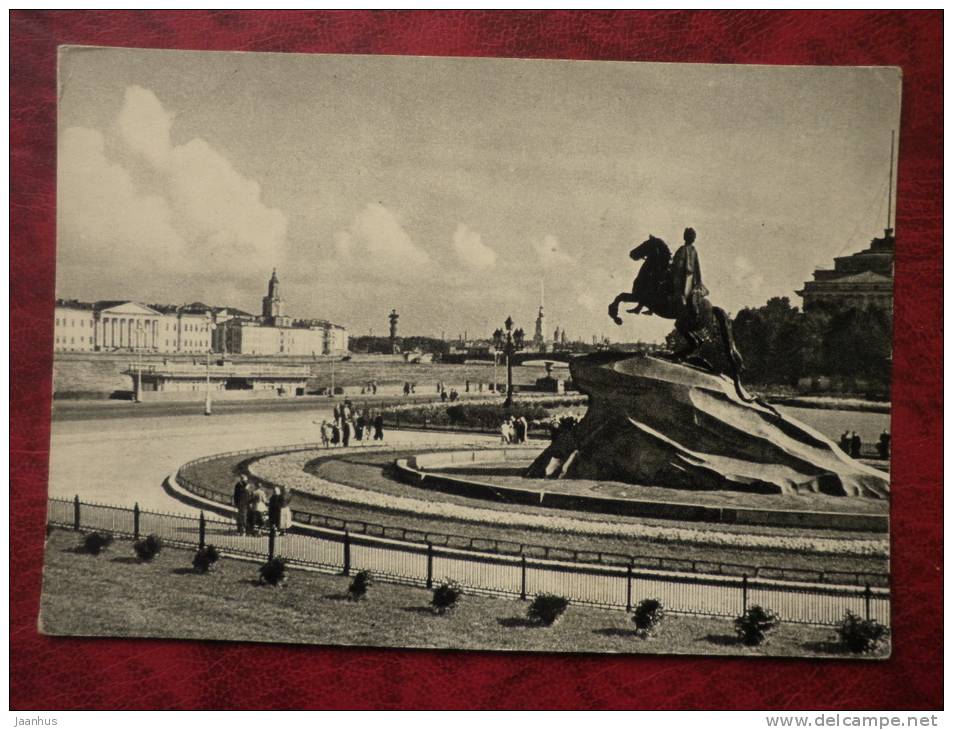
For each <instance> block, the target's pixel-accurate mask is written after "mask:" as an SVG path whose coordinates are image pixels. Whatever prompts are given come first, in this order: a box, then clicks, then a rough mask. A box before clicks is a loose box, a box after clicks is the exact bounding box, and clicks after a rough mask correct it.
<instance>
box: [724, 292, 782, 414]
mask: <svg viewBox="0 0 953 730" xmlns="http://www.w3.org/2000/svg"><path fill="white" fill-rule="evenodd" d="M711 311H712V314H714V315H715V319H716V320H717V321H718V331H719V332H720V333H721V342H722V344H723V345H724V347H725V354H726V355H727V356H728V363H729V370H730V373H731V380H732V382H734V384H735V393H737V394H738V397H739V398H741V400H743V401H744V402H745V403H757V404H758V405H759V406H764V407H765V408H767V409H769V410H770V411H771V412H772V413H774V414H775V415H776V416H778V417H780V415H781V414H780V413H778V412H777V410H776V409H775V408H774V406H772V405H770V404H768V403H766V402H765V401H763V400H762V399H761V398H758V397H757V396H752V395H748V392H747V391H746V390H745V389H744V386H743V385H742V384H741V372H742V371H743V370H744V367H745V365H744V359H743V358H742V357H741V353H740V352H738V348H737V347H736V346H735V336H734V335H733V334H732V332H731V318H730V317H729V316H728V313H727V312H726V311H725V310H724V309H722V308H721V307H712V308H711Z"/></svg>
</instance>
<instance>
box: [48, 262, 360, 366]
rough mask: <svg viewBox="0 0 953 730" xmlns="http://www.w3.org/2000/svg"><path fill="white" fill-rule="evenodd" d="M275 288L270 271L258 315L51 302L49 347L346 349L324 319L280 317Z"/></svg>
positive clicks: (199, 306)
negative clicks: (52, 321)
mask: <svg viewBox="0 0 953 730" xmlns="http://www.w3.org/2000/svg"><path fill="white" fill-rule="evenodd" d="M278 286H279V283H278V274H277V272H275V271H273V272H272V274H271V279H270V280H269V282H268V294H267V296H265V297H264V299H263V300H262V313H261V315H254V314H249V313H248V312H243V311H242V310H240V309H235V308H233V307H213V306H210V305H207V304H203V303H202V302H195V303H193V304H185V305H170V304H142V303H140V302H135V301H130V300H115V301H98V302H92V303H90V302H80V301H76V300H64V299H57V300H56V307H55V313H54V320H55V326H54V334H53V349H54V351H57V352H143V353H160V354H175V353H183V354H204V353H206V352H216V353H232V354H239V355H292V356H299V357H300V356H314V355H337V354H344V353H346V352H347V350H348V335H347V329H346V328H344V327H342V326H341V325H336V324H333V323H331V322H328V321H326V320H318V319H294V318H292V317H290V316H288V315H286V314H285V313H284V301H283V300H282V299H281V296H280V294H279V291H278Z"/></svg>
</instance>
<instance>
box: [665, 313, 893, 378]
mask: <svg viewBox="0 0 953 730" xmlns="http://www.w3.org/2000/svg"><path fill="white" fill-rule="evenodd" d="M892 326H893V323H892V321H891V317H890V315H889V314H887V313H885V312H883V311H881V310H878V309H853V308H851V309H830V310H821V311H811V312H802V311H800V310H798V308H797V307H795V306H792V304H791V302H790V300H789V299H788V298H787V297H773V298H772V299H769V300H768V302H767V303H766V304H764V305H763V306H761V307H746V308H745V309H742V310H741V311H740V312H738V314H737V315H736V316H735V318H734V320H733V331H734V335H735V341H736V343H737V346H738V350H739V352H740V353H741V356H742V358H743V359H744V365H745V368H744V373H743V377H744V379H745V381H746V382H749V383H760V384H766V385H768V384H770V385H787V386H795V385H797V383H798V381H799V380H800V379H801V378H815V377H829V378H838V379H843V380H845V381H847V382H848V383H853V382H856V381H864V382H866V383H867V384H868V386H869V387H870V388H871V389H873V390H878V391H885V390H887V389H888V388H889V385H890V363H891V344H892ZM708 340H709V341H708V342H706V343H705V345H703V348H702V353H701V354H702V356H703V357H705V358H706V359H708V360H710V361H711V362H712V363H713V364H716V365H717V362H716V359H713V357H717V355H711V354H710V353H709V351H710V350H720V344H719V342H718V340H717V339H716V338H714V337H712V336H711V333H708ZM681 344H682V343H681V336H680V335H678V334H677V333H676V332H674V331H672V333H670V334H669V336H668V337H667V338H666V345H667V346H668V347H669V348H670V349H674V348H677V347H678V346H680V345H681Z"/></svg>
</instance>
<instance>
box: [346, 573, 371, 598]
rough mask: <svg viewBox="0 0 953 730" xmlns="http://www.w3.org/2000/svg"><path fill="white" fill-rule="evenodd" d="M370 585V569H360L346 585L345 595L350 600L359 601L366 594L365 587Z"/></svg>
mask: <svg viewBox="0 0 953 730" xmlns="http://www.w3.org/2000/svg"><path fill="white" fill-rule="evenodd" d="M370 586H371V571H369V570H362V571H361V572H359V573H358V574H357V575H355V576H354V579H353V580H352V581H351V585H349V586H348V587H347V597H348V599H349V600H351V601H360V600H361V599H363V598H365V597H366V596H367V589H368V588H370Z"/></svg>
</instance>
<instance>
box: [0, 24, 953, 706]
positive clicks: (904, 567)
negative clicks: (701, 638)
mask: <svg viewBox="0 0 953 730" xmlns="http://www.w3.org/2000/svg"><path fill="white" fill-rule="evenodd" d="M10 25H11V45H12V49H11V61H10V69H11V95H10V98H11V140H12V153H11V180H12V185H11V188H12V196H11V208H10V209H11V292H10V299H11V313H10V314H11V317H10V323H11V325H10V326H11V362H12V365H11V428H10V431H11V446H10V448H11V484H10V487H11V504H10V515H11V520H10V528H11V543H10V548H11V566H10V573H11V582H10V596H11V599H10V651H11V659H10V672H11V675H10V698H11V699H10V702H11V706H12V708H14V709H67V708H129V709H132V708H182V709H185V708H192V709H199V708H273V707H295V708H434V707H444V708H489V707H499V708H542V707H549V708H589V709H596V708H633V709H637V708H642V709H650V708H654V709H666V708H681V709H689V708H709V709H715V708H735V709H752V708H776V709H798V708H801V709H814V708H824V709H835V708H836V709H874V708H891V709H899V708H928V707H929V708H937V707H940V706H941V705H942V633H943V628H942V621H941V604H942V597H941V583H942V564H941V555H942V528H941V523H942V518H941V514H942V498H941V477H940V466H941V456H940V454H941V451H940V431H941V414H942V405H941V404H942V400H941V398H942V394H941V379H942V374H941V373H942V370H941V365H942V359H941V358H942V356H941V342H942V319H941V317H942V311H941V293H942V284H941V282H942V254H941V246H942V224H941V216H942V209H941V204H942V203H941V201H942V175H943V169H942V162H941V160H942V14H941V13H940V12H938V11H930V12H914V11H903V12H886V11H884V12H813V11H811V12H807V11H803V12H790V11H785V12H752V11H732V12H689V11H652V12H635V11H614V12H569V11H558V12H553V11H537V12H503V11H479V12H469V11H466V12H464V11H455V12H385V11H375V12H364V11H338V12H328V11H321V12H310V11H297V12H295V11H245V12H224V11H194V12H185V11H131V12H126V11H100V12H88V11H49V12H42V11H14V12H12V13H11V20H10ZM65 43H75V44H96V45H114V46H138V47H155V48H188V49H217V50H242V51H286V52H290V51H296V52H326V53H381V54H426V55H451V56H506V57H532V58H585V59H612V60H631V61H693V62H715V63H769V64H843V65H897V66H901V67H902V68H903V76H904V80H903V122H902V129H901V137H900V139H901V142H900V167H899V201H898V207H897V230H898V237H899V245H898V250H897V260H896V316H895V321H896V335H895V345H894V346H895V359H894V368H895V370H894V372H895V373H896V376H895V379H894V380H895V384H894V394H893V404H894V411H893V418H894V421H893V438H894V444H895V453H896V457H895V460H894V465H893V518H894V519H893V525H892V527H893V555H894V559H893V595H894V603H893V625H894V642H893V644H894V655H893V658H892V659H890V660H889V661H887V662H882V663H857V662H849V661H824V662H815V661H806V660H786V661H782V660H759V659H714V658H711V659H709V658H676V657H645V656H641V657H634V656H633V657H627V656H592V655H588V656H586V655H574V656H556V655H532V654H515V655H508V654H494V653H465V652H428V651H393V650H388V651H384V650H366V649H344V648H327V649H324V648H313V647H294V646H268V645H254V644H216V643H202V642H184V641H183V642H174V641H151V640H111V639H100V640H85V639H83V640H81V639H62V638H49V637H44V636H40V635H39V634H38V633H37V630H36V617H37V611H38V606H39V597H40V583H41V566H42V561H43V530H44V518H45V497H46V477H47V451H48V448H49V413H50V393H51V382H50V380H51V372H52V331H53V322H52V319H53V297H54V286H53V282H54V276H53V272H54V253H55V245H54V241H55V216H54V205H55V190H56V180H55V159H56V124H55V121H56V47H57V45H58V44H65ZM268 677H272V678H276V679H277V681H275V682H270V681H265V678H268Z"/></svg>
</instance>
